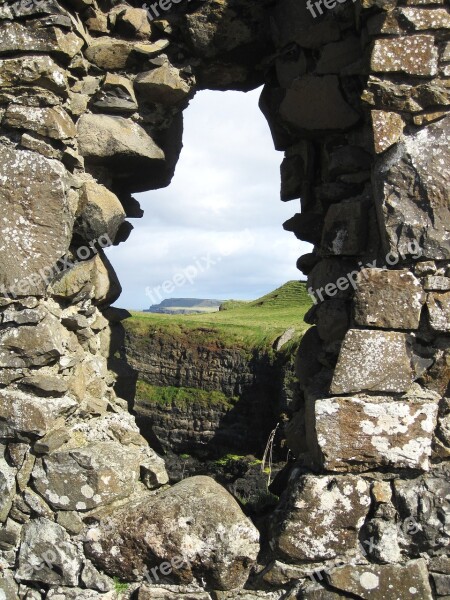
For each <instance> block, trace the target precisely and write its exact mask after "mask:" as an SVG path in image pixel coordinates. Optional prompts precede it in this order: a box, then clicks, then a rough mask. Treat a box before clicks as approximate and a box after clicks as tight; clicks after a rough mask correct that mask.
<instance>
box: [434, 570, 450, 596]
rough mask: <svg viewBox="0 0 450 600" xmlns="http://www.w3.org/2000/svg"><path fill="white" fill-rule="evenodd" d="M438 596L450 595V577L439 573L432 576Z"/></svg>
mask: <svg viewBox="0 0 450 600" xmlns="http://www.w3.org/2000/svg"><path fill="white" fill-rule="evenodd" d="M432 578H433V582H434V586H435V588H436V594H437V595H438V596H447V597H448V595H450V575H441V574H439V573H433V574H432Z"/></svg>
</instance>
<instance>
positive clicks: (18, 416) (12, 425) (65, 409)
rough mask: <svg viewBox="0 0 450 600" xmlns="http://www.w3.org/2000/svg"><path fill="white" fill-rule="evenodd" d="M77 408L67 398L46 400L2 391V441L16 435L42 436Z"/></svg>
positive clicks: (0, 414)
mask: <svg viewBox="0 0 450 600" xmlns="http://www.w3.org/2000/svg"><path fill="white" fill-rule="evenodd" d="M76 407H77V403H76V402H75V400H73V399H72V398H70V397H68V396H63V397H61V398H47V399H46V400H45V401H44V400H42V398H39V397H37V396H32V395H31V394H25V393H23V392H20V391H18V390H7V389H4V390H1V391H0V432H1V436H2V437H11V436H12V437H14V436H15V435H16V433H24V434H31V435H35V436H43V435H45V433H47V432H48V431H49V430H50V429H51V428H52V427H53V426H54V425H55V423H56V422H57V420H58V418H59V417H63V416H65V415H68V414H70V413H72V412H73V411H74V410H75V408H76Z"/></svg>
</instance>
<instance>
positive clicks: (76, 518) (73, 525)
mask: <svg viewBox="0 0 450 600" xmlns="http://www.w3.org/2000/svg"><path fill="white" fill-rule="evenodd" d="M56 522H57V523H58V525H61V527H64V529H66V530H67V531H68V532H69V533H71V534H72V535H78V534H79V533H81V532H82V531H83V529H84V528H85V524H84V523H83V521H82V520H81V517H80V515H79V514H78V513H77V512H75V511H72V510H65V511H60V512H58V514H57V515H56Z"/></svg>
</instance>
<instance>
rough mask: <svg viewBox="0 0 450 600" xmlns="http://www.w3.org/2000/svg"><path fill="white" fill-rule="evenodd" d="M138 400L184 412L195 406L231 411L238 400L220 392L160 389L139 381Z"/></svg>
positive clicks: (179, 388) (180, 388) (170, 387)
mask: <svg viewBox="0 0 450 600" xmlns="http://www.w3.org/2000/svg"><path fill="white" fill-rule="evenodd" d="M136 400H137V401H138V402H140V403H141V404H147V405H148V404H153V405H155V404H157V405H159V406H168V407H177V408H180V409H183V410H184V409H186V408H187V407H189V406H193V405H196V406H204V407H212V406H220V407H223V408H225V409H230V408H232V407H233V406H234V404H235V403H236V402H237V400H238V399H237V398H228V397H227V396H225V394H223V393H222V392H219V391H206V390H201V389H198V388H186V387H172V386H167V387H159V386H156V385H150V384H149V383H147V382H146V381H143V380H142V379H138V381H137V384H136Z"/></svg>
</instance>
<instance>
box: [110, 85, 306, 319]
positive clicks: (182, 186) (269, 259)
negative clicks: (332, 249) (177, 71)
mask: <svg viewBox="0 0 450 600" xmlns="http://www.w3.org/2000/svg"><path fill="white" fill-rule="evenodd" d="M259 93H260V92H259V90H256V91H254V92H250V93H248V94H242V93H239V92H226V93H223V92H211V91H204V92H200V93H199V94H197V96H196V97H195V98H194V100H193V101H192V103H191V105H190V107H189V108H188V109H187V110H186V111H185V133H184V138H183V142H184V148H183V150H182V153H181V158H180V161H179V163H178V166H177V171H176V173H175V177H174V179H173V181H172V184H171V185H170V186H169V187H168V188H166V189H163V190H156V191H154V192H146V193H144V194H140V195H139V196H138V199H139V201H140V203H141V205H142V208H143V209H144V210H145V215H144V217H143V218H142V219H136V220H133V221H132V222H133V225H134V226H135V230H134V231H133V232H132V234H131V236H130V238H129V239H128V241H127V242H126V243H125V244H121V245H120V246H118V247H117V248H112V249H110V250H108V255H109V258H110V260H111V262H112V264H113V266H114V268H115V269H116V271H117V274H118V276H119V279H120V281H121V283H122V286H123V290H124V291H123V293H122V296H121V298H120V299H119V301H118V302H117V304H118V305H120V306H126V307H127V308H137V309H142V308H146V307H147V306H148V304H149V298H148V297H147V296H146V295H145V290H146V288H147V289H148V288H149V289H155V288H158V286H161V285H162V284H163V282H164V281H167V280H171V279H172V277H173V276H174V275H175V274H176V273H178V272H180V271H182V270H183V269H186V268H187V267H189V266H195V265H196V264H198V265H203V264H204V263H207V262H209V267H208V268H207V269H204V271H203V272H202V271H200V269H197V271H198V273H197V276H196V277H195V278H194V281H193V283H192V284H189V283H188V284H187V285H185V286H183V287H177V288H176V290H175V291H174V292H173V293H172V294H163V296H164V297H168V296H170V295H173V296H175V297H177V296H178V297H183V296H184V297H189V296H195V297H205V298H206V297H208V298H246V299H249V298H256V297H258V296H259V295H261V294H264V293H266V292H268V291H270V290H271V289H273V288H275V287H277V286H278V285H281V284H282V283H284V282H285V281H287V280H289V279H298V278H299V277H300V273H299V271H297V269H296V268H295V262H296V259H297V258H298V256H300V254H304V253H305V252H308V251H309V248H310V246H309V245H308V244H304V243H301V242H299V241H298V240H296V239H295V237H294V236H293V235H292V234H291V233H287V232H285V231H284V230H283V228H282V223H283V222H284V221H285V220H287V219H288V218H290V217H291V216H292V215H293V214H294V212H296V211H297V210H298V204H297V203H296V202H295V201H294V202H290V203H286V204H285V203H282V202H281V201H280V199H279V185H280V184H279V166H280V162H281V160H282V158H283V155H282V154H281V153H279V152H276V151H275V150H274V148H273V142H272V139H271V136H270V132H269V128H268V126H267V123H266V121H265V119H264V117H263V115H262V113H261V112H260V111H259V109H258V98H259ZM208 255H209V260H208V259H207V258H206V257H208ZM219 259H220V260H219ZM212 261H214V264H211V263H212ZM160 293H161V292H160Z"/></svg>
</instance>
